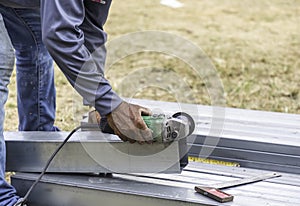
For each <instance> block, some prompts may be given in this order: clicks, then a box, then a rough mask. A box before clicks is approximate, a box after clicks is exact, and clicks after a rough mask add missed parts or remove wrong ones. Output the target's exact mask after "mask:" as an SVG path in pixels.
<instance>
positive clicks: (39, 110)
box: [0, 4, 58, 131]
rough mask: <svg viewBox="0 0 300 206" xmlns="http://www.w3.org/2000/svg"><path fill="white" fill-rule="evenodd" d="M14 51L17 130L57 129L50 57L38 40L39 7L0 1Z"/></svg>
mask: <svg viewBox="0 0 300 206" xmlns="http://www.w3.org/2000/svg"><path fill="white" fill-rule="evenodd" d="M0 13H1V14H2V16H3V20H4V23H5V26H6V28H7V31H8V34H9V37H10V39H11V42H12V45H13V47H14V49H15V54H16V60H17V61H16V66H17V67H16V68H17V91H18V95H17V99H18V114H19V130H20V131H57V130H58V128H56V127H55V126H53V124H54V120H55V108H56V105H55V101H56V92H55V86H54V69H53V60H52V58H51V56H50V55H49V53H48V51H47V49H46V48H45V46H44V44H43V43H42V33H41V20H40V11H39V9H16V8H10V7H5V6H3V5H1V4H0Z"/></svg>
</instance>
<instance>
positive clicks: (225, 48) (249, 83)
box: [5, 0, 300, 130]
mask: <svg viewBox="0 0 300 206" xmlns="http://www.w3.org/2000/svg"><path fill="white" fill-rule="evenodd" d="M180 1H181V2H182V3H184V7H182V8H178V9H172V8H169V7H166V6H162V5H160V0H151V1H149V0H139V1H136V0H126V1H121V0H114V1H113V4H112V7H111V12H110V16H109V19H108V21H107V24H106V26H105V30H106V31H107V33H108V34H109V40H112V39H114V38H117V37H120V36H122V35H125V34H128V33H131V32H137V31H145V30H158V31H166V32H169V33H171V34H176V35H179V36H181V37H183V38H185V39H187V40H189V41H191V42H193V43H195V44H196V45H198V46H199V47H200V48H202V49H203V51H204V52H205V53H206V54H207V55H208V56H209V58H210V59H211V61H212V62H213V64H214V65H215V68H216V70H217V73H218V75H219V76H220V79H221V81H222V83H223V86H224V91H225V93H224V94H225V98H226V105H227V106H228V107H234V108H245V109H254V110H266V111H276V112H286V113H298V114H299V113H300V94H299V88H300V69H299V68H300V1H299V0H252V1H249V0H180ZM143 67H145V68H152V69H153V73H155V74H156V76H154V77H153V78H162V80H161V81H167V80H166V79H167V78H166V76H168V72H170V71H175V72H176V73H178V74H180V75H182V76H183V78H184V79H185V81H187V82H188V83H189V85H190V90H191V93H192V96H191V94H190V93H189V92H185V91H184V90H183V91H181V92H182V97H181V100H180V101H182V102H188V103H196V104H205V105H210V104H211V100H210V96H209V94H208V93H207V90H206V85H205V84H204V83H203V82H202V80H201V79H199V77H197V76H195V75H193V74H192V73H191V74H189V73H188V72H185V71H188V67H189V66H188V65H186V64H185V63H184V62H182V61H180V60H178V59H176V58H174V57H169V56H167V55H163V54H156V53H140V54H136V55H133V56H129V57H128V58H125V59H123V60H121V61H120V62H117V63H116V64H114V65H113V66H112V69H110V70H109V72H108V73H107V78H108V79H109V80H110V81H111V83H112V85H113V87H114V88H115V89H116V90H117V91H119V89H118V84H119V83H120V82H122V78H124V75H125V76H126V74H128V73H129V72H131V71H134V70H135V69H137V68H143ZM55 78H56V86H57V120H56V125H57V126H59V127H60V128H61V129H63V130H70V129H71V128H73V127H74V126H75V125H78V117H74V113H78V112H77V110H74V104H73V102H74V97H75V96H76V95H75V93H74V92H73V90H72V88H71V87H70V85H69V84H68V82H67V81H66V79H65V77H64V76H63V75H62V73H61V72H60V71H59V69H58V68H56V74H55ZM138 78H139V79H140V81H139V83H140V84H144V83H145V82H144V80H143V75H142V74H141V76H140V77H138ZM11 80H12V81H11V84H10V96H9V100H8V103H7V105H6V112H7V118H6V124H5V129H6V130H17V110H16V91H15V74H14V76H13V77H12V79H11ZM158 81H160V79H158ZM172 84H173V82H170V85H172ZM125 96H126V95H125ZM130 96H131V97H136V98H148V99H155V100H161V101H176V100H178V99H176V98H175V97H174V95H172V94H170V93H168V91H165V90H162V89H160V88H147V89H144V90H143V91H139V92H136V91H133V95H132V94H131V95H130ZM75 99H77V97H76V98H75ZM76 101H77V103H78V102H79V101H80V100H78V99H77V100H76ZM82 111H84V109H82Z"/></svg>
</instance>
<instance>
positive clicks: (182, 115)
mask: <svg viewBox="0 0 300 206" xmlns="http://www.w3.org/2000/svg"><path fill="white" fill-rule="evenodd" d="M172 117H173V118H176V119H180V120H182V121H184V122H185V123H186V124H188V126H189V133H188V135H187V136H190V135H191V134H192V133H193V132H194V130H195V122H194V119H193V118H192V117H191V116H190V115H189V114H187V113H185V112H177V113H175V114H173V116H172Z"/></svg>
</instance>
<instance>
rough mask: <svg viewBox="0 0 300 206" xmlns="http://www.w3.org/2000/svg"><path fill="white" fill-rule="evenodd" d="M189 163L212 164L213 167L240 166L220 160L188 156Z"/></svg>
mask: <svg viewBox="0 0 300 206" xmlns="http://www.w3.org/2000/svg"><path fill="white" fill-rule="evenodd" d="M189 161H190V162H201V163H206V164H213V165H224V166H228V167H239V166H240V164H239V163H236V162H226V161H221V160H215V159H205V158H200V157H191V156H189Z"/></svg>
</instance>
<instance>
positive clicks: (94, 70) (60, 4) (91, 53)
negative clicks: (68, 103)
mask: <svg viewBox="0 0 300 206" xmlns="http://www.w3.org/2000/svg"><path fill="white" fill-rule="evenodd" d="M0 3H1V4H3V5H5V6H9V7H18V8H35V7H36V8H38V7H39V6H40V9H41V17H42V34H43V42H44V44H45V45H46V47H47V49H48V51H49V53H50V54H51V56H52V58H53V59H54V60H55V62H56V64H57V65H58V66H59V68H60V69H61V70H62V72H63V73H64V74H65V76H66V78H67V79H68V81H69V82H70V83H71V85H72V86H73V87H74V88H75V89H76V91H77V92H78V93H79V94H80V95H81V96H82V97H83V98H84V100H85V101H86V102H88V103H89V104H90V105H92V106H94V107H95V108H96V110H97V111H98V112H99V113H100V115H101V116H105V115H107V114H109V113H110V112H111V111H113V110H114V109H115V108H116V107H118V106H119V105H120V104H121V102H122V101H123V100H122V99H121V98H120V97H119V96H118V95H117V94H116V93H115V92H114V91H113V90H112V87H111V85H110V83H109V82H108V81H107V80H106V79H105V77H104V62H105V58H106V50H105V48H104V44H105V42H106V33H105V32H104V31H103V25H104V23H105V21H106V19H107V16H108V11H109V7H110V4H111V0H106V1H105V2H104V3H103V2H101V3H99V2H95V1H93V0H86V1H73V0H72V1H69V0H56V1H54V0H41V1H39V0H0Z"/></svg>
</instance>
